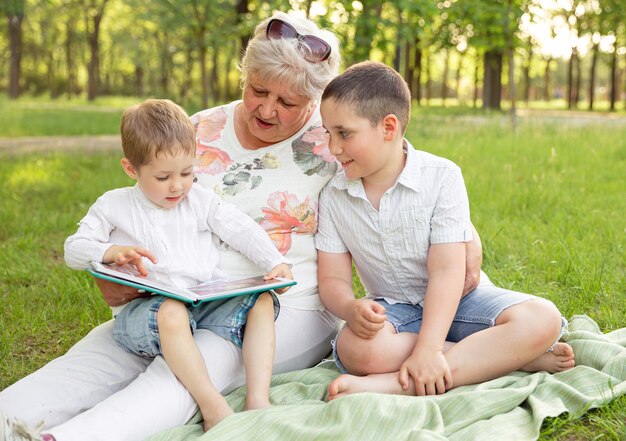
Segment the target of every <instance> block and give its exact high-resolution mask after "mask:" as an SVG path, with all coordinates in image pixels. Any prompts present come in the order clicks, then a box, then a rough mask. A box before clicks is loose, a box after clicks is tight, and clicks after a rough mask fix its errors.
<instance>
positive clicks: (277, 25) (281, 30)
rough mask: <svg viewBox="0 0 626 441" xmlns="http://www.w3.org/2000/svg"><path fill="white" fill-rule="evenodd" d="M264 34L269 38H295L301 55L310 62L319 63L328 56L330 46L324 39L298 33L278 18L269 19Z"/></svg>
mask: <svg viewBox="0 0 626 441" xmlns="http://www.w3.org/2000/svg"><path fill="white" fill-rule="evenodd" d="M265 36H266V37H267V38H268V39H269V40H280V39H287V38H295V39H297V40H298V47H299V48H300V52H301V53H302V56H303V57H304V59H305V60H306V61H309V62H311V63H320V62H322V61H324V60H326V59H327V58H328V57H329V56H330V46H329V45H328V43H326V42H325V41H324V40H322V39H321V38H318V37H316V36H314V35H302V34H299V33H298V31H296V29H295V28H294V27H293V26H291V25H290V24H289V23H286V22H284V21H282V20H279V19H278V18H273V19H271V20H270V22H269V23H268V24H267V30H266V31H265Z"/></svg>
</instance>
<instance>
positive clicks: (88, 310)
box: [0, 102, 626, 441]
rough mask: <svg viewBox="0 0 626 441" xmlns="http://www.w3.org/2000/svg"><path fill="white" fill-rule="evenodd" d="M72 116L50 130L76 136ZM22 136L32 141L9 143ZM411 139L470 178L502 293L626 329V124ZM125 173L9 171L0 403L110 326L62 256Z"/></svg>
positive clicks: (496, 127) (73, 166)
mask: <svg viewBox="0 0 626 441" xmlns="http://www.w3.org/2000/svg"><path fill="white" fill-rule="evenodd" d="M2 104H3V102H0V119H2V118H4V116H5V115H6V113H4V110H3V108H2ZM128 104H130V103H124V104H123V105H118V108H119V109H121V108H122V107H124V105H128ZM102 107H105V106H104V105H103V106H102ZM112 107H115V105H113V106H112ZM75 111H76V112H77V114H78V113H82V112H83V111H82V110H76V109H75V110H72V111H71V112H75ZM120 111H121V110H116V111H111V112H110V115H109V114H108V113H107V112H104V111H100V110H98V112H99V113H98V115H107V116H103V117H102V118H109V117H111V118H112V120H115V130H114V131H113V132H111V131H107V132H104V133H116V130H117V125H118V124H119V115H120ZM44 113H45V114H47V115H48V116H49V115H50V114H51V112H50V111H49V109H48V110H47V111H46V112H44ZM44 113H42V115H43V114H44ZM61 113H62V112H60V111H59V112H54V119H55V121H56V122H55V121H51V122H50V126H49V127H54V126H55V125H56V127H57V131H58V130H59V128H60V130H61V131H64V130H65V131H69V130H71V127H70V126H71V125H72V124H71V123H69V122H68V121H67V120H64V121H63V122H59V121H58V120H56V118H57V116H59V114H61ZM93 113H95V112H93ZM93 113H92V116H93ZM26 114H28V115H31V114H32V113H31V109H29V110H28V112H26V111H24V115H26ZM59 118H65V117H59ZM87 120H89V118H88V119H87ZM103 124H104V123H103ZM107 124H108V123H107ZM111 124H113V123H111ZM40 127H42V126H40ZM102 127H105V125H103V126H102ZM3 130H7V126H6V125H5V124H3ZM41 130H42V134H50V132H45V131H43V129H41ZM46 130H48V129H46ZM103 130H104V129H103ZM106 130H110V128H107V129H106ZM55 133H56V132H55ZM87 133H96V132H87ZM20 134H21V135H25V134H28V135H33V134H34V133H30V132H29V133H24V132H23V131H22V132H18V133H15V134H11V133H0V136H17V135H20ZM62 134H69V133H66V132H63V133H62ZM407 136H408V138H409V139H410V140H411V142H412V143H413V145H414V146H415V147H416V148H418V149H424V150H429V151H431V152H433V153H435V154H439V155H442V156H445V157H448V158H450V159H452V160H453V161H455V162H456V163H457V164H459V165H460V166H461V167H462V169H463V172H464V176H465V180H466V184H467V187H468V192H469V196H470V202H471V209H472V220H473V222H474V224H475V225H476V228H477V229H478V231H479V232H480V234H481V238H482V241H483V247H484V265H483V267H484V270H485V272H486V273H487V274H489V276H490V277H491V279H492V280H493V281H494V282H495V283H496V284H498V285H500V286H503V287H506V288H510V289H514V290H518V291H525V292H530V293H534V294H537V295H540V296H543V297H545V298H548V299H550V300H552V301H553V302H554V303H555V304H556V305H557V306H558V307H559V308H560V310H561V312H562V313H563V315H565V316H566V317H571V316H572V315H573V314H587V315H589V316H590V317H591V318H593V319H594V320H595V321H596V322H597V323H598V324H599V326H600V328H601V329H603V330H604V331H605V332H608V331H611V330H614V329H618V328H622V327H625V326H626V126H625V124H624V123H623V122H622V123H617V124H616V123H615V122H610V121H606V122H603V121H602V120H596V121H595V122H594V123H592V124H582V123H580V122H575V121H574V122H568V120H567V119H563V120H561V121H558V122H545V121H541V120H540V119H533V120H528V121H525V122H521V123H520V124H519V126H518V128H517V130H516V131H515V132H513V131H512V130H511V129H510V127H509V125H508V122H507V119H506V118H503V117H500V116H498V115H490V116H488V117H482V116H477V115H476V114H471V115H468V116H464V115H459V114H458V112H452V111H451V112H445V111H443V112H442V111H437V112H432V113H430V114H429V113H428V112H426V111H423V110H420V111H418V112H416V115H415V116H414V118H413V122H412V126H411V128H410V130H409V132H408V135H407ZM118 161H119V154H118V153H98V154H93V155H82V154H67V153H64V154H60V153H49V154H37V155H29V156H22V157H20V156H15V157H0V180H1V182H2V183H3V185H2V187H1V188H0V198H1V200H2V204H0V300H1V301H0V323H1V325H0V389H2V388H5V387H7V386H8V385H10V384H12V383H13V382H15V381H16V380H17V379H19V378H21V377H23V376H24V375H26V374H28V373H30V372H32V371H34V370H35V369H37V368H38V367H40V366H41V365H43V364H44V363H46V362H47V361H49V360H50V359H52V358H53V357H55V356H58V355H60V354H62V353H63V352H64V351H66V350H67V349H68V348H69V347H70V346H71V345H72V344H73V343H75V342H76V341H77V340H79V339H80V338H81V337H82V336H83V335H84V334H85V333H86V332H88V331H89V330H90V329H91V328H92V327H94V326H96V325H97V324H99V323H102V322H103V321H105V320H108V319H109V317H110V313H109V310H108V308H107V307H106V305H105V304H104V301H103V300H102V298H101V297H100V295H99V294H98V292H97V290H96V289H95V288H94V284H93V282H92V281H91V279H90V278H89V277H88V276H87V275H86V274H82V273H79V272H76V271H71V270H69V269H67V268H66V267H65V264H64V262H63V256H62V254H63V241H64V240H65V238H66V237H67V236H68V235H70V234H72V233H73V232H74V231H75V228H76V222H77V221H78V220H79V219H80V218H81V217H82V216H83V215H84V213H85V212H86V210H87V208H88V207H89V206H90V205H91V204H92V203H93V201H94V200H95V199H96V197H97V196H98V195H100V194H101V193H102V192H104V191H106V190H108V189H111V188H114V187H118V186H123V185H127V184H129V180H128V179H127V178H126V177H125V175H124V174H123V172H122V170H121V169H120V167H119V162H118ZM355 284H356V285H357V287H358V281H355ZM625 421H626V397H624V396H622V397H621V398H619V399H617V400H615V401H613V402H612V403H611V404H610V405H609V406H606V407H604V408H602V409H599V410H595V411H591V412H588V413H587V414H585V415H584V416H583V417H581V418H579V419H572V418H570V417H567V416H564V417H562V418H555V419H550V420H548V421H546V422H545V423H544V426H543V432H542V438H541V439H546V440H548V439H558V440H568V441H571V440H588V439H603V440H623V439H625V438H626V423H625Z"/></svg>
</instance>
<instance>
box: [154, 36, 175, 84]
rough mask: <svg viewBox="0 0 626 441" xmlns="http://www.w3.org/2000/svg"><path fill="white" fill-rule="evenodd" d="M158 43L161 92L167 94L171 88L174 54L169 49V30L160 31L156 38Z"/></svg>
mask: <svg viewBox="0 0 626 441" xmlns="http://www.w3.org/2000/svg"><path fill="white" fill-rule="evenodd" d="M155 42H156V44H157V45H158V46H159V52H160V53H161V64H160V70H161V72H160V75H159V79H158V82H159V87H160V89H161V93H162V94H163V95H164V96H167V95H168V93H169V90H170V77H171V70H172V55H171V54H170V49H169V46H170V44H169V35H168V33H167V32H163V34H161V33H158V34H157V36H156V39H155Z"/></svg>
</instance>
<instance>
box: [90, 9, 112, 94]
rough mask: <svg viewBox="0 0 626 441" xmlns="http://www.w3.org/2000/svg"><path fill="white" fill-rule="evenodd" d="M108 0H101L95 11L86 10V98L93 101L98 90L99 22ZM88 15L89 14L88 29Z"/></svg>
mask: <svg viewBox="0 0 626 441" xmlns="http://www.w3.org/2000/svg"><path fill="white" fill-rule="evenodd" d="M107 1H108V0H103V1H102V4H101V5H100V7H99V8H97V9H96V10H95V11H89V10H88V11H87V14H88V16H87V29H88V32H87V41H88V42H89V50H90V52H91V57H90V59H89V63H88V65H87V71H88V74H89V75H88V76H89V78H88V80H87V99H88V100H89V101H93V100H95V99H96V97H97V96H98V93H99V92H100V91H99V89H100V23H101V22H102V17H103V16H104V8H105V6H106V4H107ZM89 15H91V19H92V21H91V25H92V26H93V28H91V29H90V23H89Z"/></svg>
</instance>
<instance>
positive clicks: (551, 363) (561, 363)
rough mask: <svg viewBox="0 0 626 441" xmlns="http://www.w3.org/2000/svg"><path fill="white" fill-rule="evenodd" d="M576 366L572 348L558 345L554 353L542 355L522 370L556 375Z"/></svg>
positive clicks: (562, 344)
mask: <svg viewBox="0 0 626 441" xmlns="http://www.w3.org/2000/svg"><path fill="white" fill-rule="evenodd" d="M575 364H576V363H575V361H574V350H573V349H572V347H571V346H570V345H568V344H567V343H557V344H555V345H554V349H553V350H552V351H550V352H546V353H544V354H541V355H540V356H539V357H537V358H536V359H534V360H533V361H531V362H530V363H528V364H527V365H526V366H524V367H522V369H520V370H522V371H524V372H539V371H546V372H550V373H551V374H554V373H555V372H563V371H566V370H568V369H571V368H573V367H574V365H575Z"/></svg>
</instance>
